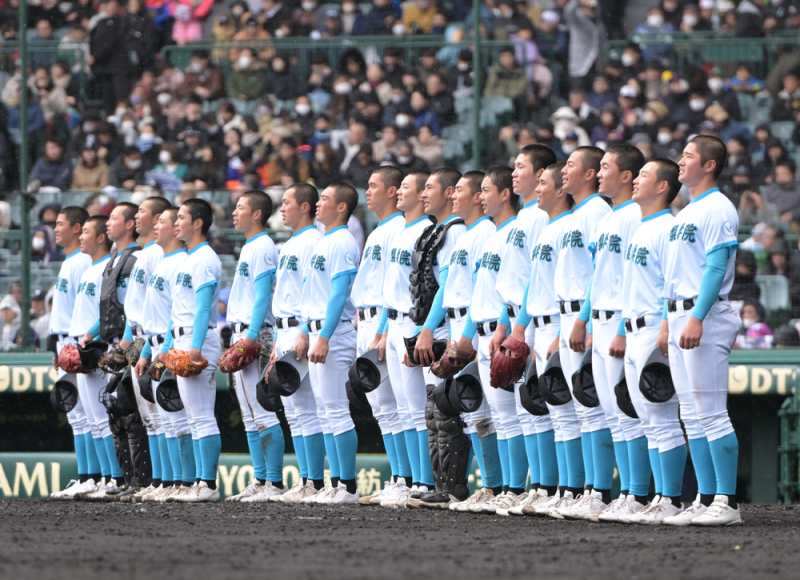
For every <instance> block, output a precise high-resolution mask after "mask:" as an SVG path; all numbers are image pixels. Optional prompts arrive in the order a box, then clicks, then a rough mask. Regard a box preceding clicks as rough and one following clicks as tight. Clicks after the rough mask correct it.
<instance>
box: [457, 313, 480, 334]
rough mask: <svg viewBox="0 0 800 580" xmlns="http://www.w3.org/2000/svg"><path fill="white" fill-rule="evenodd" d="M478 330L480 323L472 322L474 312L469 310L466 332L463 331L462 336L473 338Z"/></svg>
mask: <svg viewBox="0 0 800 580" xmlns="http://www.w3.org/2000/svg"><path fill="white" fill-rule="evenodd" d="M476 332H478V325H477V324H475V323H474V322H472V312H467V323H466V324H465V325H464V332H462V333H461V336H466V337H467V338H468V339H470V340H472V339H473V338H474V337H475V333H476Z"/></svg>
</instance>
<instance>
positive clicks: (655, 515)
mask: <svg viewBox="0 0 800 580" xmlns="http://www.w3.org/2000/svg"><path fill="white" fill-rule="evenodd" d="M678 171H679V169H678V165H677V164H676V163H675V162H673V161H671V160H669V159H654V160H652V161H650V162H649V163H646V164H645V166H644V167H642V170H641V171H640V172H639V176H638V177H637V178H636V179H635V180H634V182H633V201H635V202H636V203H637V204H638V205H639V207H640V208H641V211H642V223H641V225H640V226H639V229H637V230H636V233H635V234H634V235H633V238H632V239H631V241H630V244H629V251H627V252H626V253H625V275H624V282H623V287H622V300H623V304H624V306H623V310H622V315H623V318H624V324H623V325H621V326H622V328H624V332H626V335H627V336H626V348H625V376H626V380H627V383H628V385H629V387H628V392H629V393H630V396H631V402H632V403H633V405H634V407H635V408H636V413H637V415H639V418H640V419H641V420H642V425H643V427H644V430H645V434H646V436H647V440H648V444H649V445H650V447H649V449H651V453H652V454H653V455H655V461H652V460H651V463H652V468H653V477H654V479H655V491H656V498H658V501H655V500H656V498H654V501H653V502H652V503H651V504H650V505H649V506H647V507H645V508H643V509H640V510H639V511H637V512H636V513H634V514H630V515H628V516H627V517H625V519H624V521H626V522H631V523H638V524H651V525H652V524H659V523H661V522H662V521H663V520H664V518H667V517H671V516H676V515H678V514H680V513H681V512H682V511H683V504H682V503H681V486H682V484H683V472H684V468H685V466H686V441H685V439H684V436H683V429H682V428H681V423H680V419H683V421H684V423H690V424H694V425H697V424H698V419H697V414H696V412H695V410H694V404H693V403H691V404H687V405H686V406H685V407H684V408H683V409H681V413H680V414H681V417H679V414H678V410H679V402H678V397H676V396H674V395H673V396H672V398H671V399H670V400H669V401H667V402H665V403H652V402H650V401H648V400H646V399H645V398H644V397H643V396H642V393H641V391H640V390H639V389H638V388H636V386H638V385H639V381H640V378H641V375H642V370H643V367H644V364H645V362H646V361H647V359H648V357H649V356H650V353H651V352H653V349H654V348H655V346H656V340H657V339H658V335H659V333H660V331H661V329H662V328H663V329H664V331H665V332H667V330H668V329H667V320H666V319H664V318H663V317H662V312H663V304H664V299H663V296H664V265H665V261H666V253H667V243H668V238H669V232H670V230H671V229H672V225H673V223H674V221H675V218H674V217H673V215H672V213H670V211H669V206H670V204H671V203H672V201H673V200H674V199H675V198H676V197H677V195H678V191H679V190H680V188H681V184H680V182H679V181H678ZM622 328H620V330H619V331H618V332H622V331H623V330H622ZM631 385H635V386H634V388H630V386H631ZM653 440H655V449H654V453H653V451H652V443H653ZM651 457H652V455H651ZM659 468H660V469H659ZM659 494H660V497H659ZM620 497H621V496H620ZM629 501H630V499H629ZM606 518H607V517H604V516H602V515H601V516H600V519H601V520H603V519H606Z"/></svg>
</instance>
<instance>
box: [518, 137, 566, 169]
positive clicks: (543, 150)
mask: <svg viewBox="0 0 800 580" xmlns="http://www.w3.org/2000/svg"><path fill="white" fill-rule="evenodd" d="M519 154H520V155H526V156H527V157H528V160H529V161H530V162H531V165H533V172H534V173H536V172H537V171H539V170H540V169H544V168H546V167H550V166H551V165H553V163H555V162H556V161H558V159H557V158H556V154H555V152H554V151H553V150H552V149H550V147H548V146H547V145H542V144H540V143H532V144H530V145H525V147H523V148H522V149H520V150H519Z"/></svg>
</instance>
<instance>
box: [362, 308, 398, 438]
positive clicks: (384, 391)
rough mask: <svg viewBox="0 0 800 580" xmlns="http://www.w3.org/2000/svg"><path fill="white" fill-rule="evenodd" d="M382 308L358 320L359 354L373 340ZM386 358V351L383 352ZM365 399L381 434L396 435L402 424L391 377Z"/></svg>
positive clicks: (367, 348) (364, 350)
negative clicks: (372, 314)
mask: <svg viewBox="0 0 800 580" xmlns="http://www.w3.org/2000/svg"><path fill="white" fill-rule="evenodd" d="M381 313H382V309H381V308H378V309H377V313H376V314H375V315H374V316H372V317H370V318H368V319H365V320H359V321H358V344H357V348H356V352H357V353H358V356H361V355H362V354H364V353H365V352H367V351H368V350H369V345H371V344H372V342H373V341H374V340H375V334H376V333H377V332H378V326H380V323H381ZM384 360H386V353H384ZM367 400H368V401H369V405H370V407H372V415H373V416H374V417H375V420H376V421H377V422H378V427H380V430H381V434H382V435H390V434H391V435H398V434H400V433H402V432H403V424H402V423H401V422H400V416H399V415H398V414H397V401H395V398H394V392H393V391H392V379H391V377H389V378H388V380H386V381H384V382H383V383H382V384H381V386H379V387H378V388H377V389H375V390H374V391H372V392H370V393H367Z"/></svg>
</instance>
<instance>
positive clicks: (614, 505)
mask: <svg viewBox="0 0 800 580" xmlns="http://www.w3.org/2000/svg"><path fill="white" fill-rule="evenodd" d="M626 501H628V496H627V495H626V494H624V493H621V494H619V497H618V498H617V499H613V500H611V502H610V503H609V504H608V505H607V506H606V507H605V509H604V510H603V511H601V512H594V513H590V514H588V515H587V516H586V519H587V520H589V521H590V522H599V521H616V520H604V519H601V516H602V515H604V514H611V513H614V512H615V511H616V510H618V509H619V508H620V505H621V504H623V503H625V502H626Z"/></svg>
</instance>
